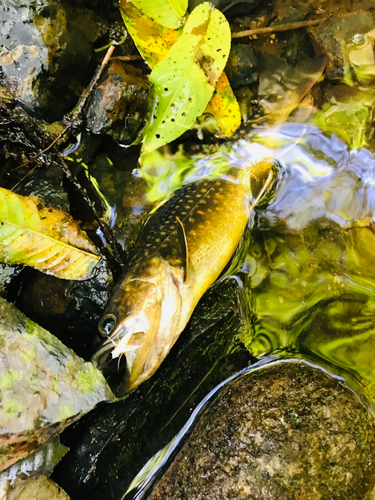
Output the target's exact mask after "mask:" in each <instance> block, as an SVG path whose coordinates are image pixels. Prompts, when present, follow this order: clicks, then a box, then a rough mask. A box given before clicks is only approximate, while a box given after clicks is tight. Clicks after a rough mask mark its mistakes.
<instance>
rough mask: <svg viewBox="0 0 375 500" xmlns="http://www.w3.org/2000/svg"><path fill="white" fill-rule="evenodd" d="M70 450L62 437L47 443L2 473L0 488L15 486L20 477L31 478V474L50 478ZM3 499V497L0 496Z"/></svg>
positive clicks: (0, 474) (0, 475)
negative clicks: (61, 440) (63, 442)
mask: <svg viewBox="0 0 375 500" xmlns="http://www.w3.org/2000/svg"><path fill="white" fill-rule="evenodd" d="M68 451H69V448H67V447H66V446H64V445H63V444H61V443H60V436H56V437H55V438H52V439H50V440H49V441H47V443H46V444H45V445H43V446H42V447H41V448H40V449H39V450H37V451H34V452H33V453H31V454H30V455H28V456H27V457H25V458H22V459H21V460H18V462H16V463H15V464H13V465H11V466H10V467H8V468H7V469H5V470H4V471H3V472H1V473H0V487H2V486H3V485H7V484H10V485H13V484H14V483H15V481H16V479H17V478H18V477H25V476H30V475H31V474H33V473H34V474H35V473H38V474H44V475H45V476H50V475H51V473H52V471H53V469H54V468H55V467H56V465H57V464H58V463H59V461H60V460H61V459H62V458H63V457H64V455H66V453H67V452H68ZM0 498H1V496H0Z"/></svg>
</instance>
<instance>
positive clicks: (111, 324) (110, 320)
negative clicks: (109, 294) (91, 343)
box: [99, 314, 117, 337]
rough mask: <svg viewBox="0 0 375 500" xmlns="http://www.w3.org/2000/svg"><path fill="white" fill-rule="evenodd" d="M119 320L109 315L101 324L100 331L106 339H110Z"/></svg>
mask: <svg viewBox="0 0 375 500" xmlns="http://www.w3.org/2000/svg"><path fill="white" fill-rule="evenodd" d="M116 322H117V318H116V316H115V315H114V314H107V315H106V316H104V317H103V318H102V319H101V320H100V323H99V331H100V333H101V334H102V335H103V336H104V337H109V336H110V335H111V333H112V332H113V330H114V329H115V327H116Z"/></svg>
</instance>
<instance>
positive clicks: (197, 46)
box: [142, 2, 231, 153]
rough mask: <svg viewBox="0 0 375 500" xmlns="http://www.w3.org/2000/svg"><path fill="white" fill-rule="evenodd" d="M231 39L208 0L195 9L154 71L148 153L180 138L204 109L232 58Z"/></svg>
mask: <svg viewBox="0 0 375 500" xmlns="http://www.w3.org/2000/svg"><path fill="white" fill-rule="evenodd" d="M230 39H231V35H230V27H229V24H228V22H227V20H226V19H225V17H224V16H223V14H221V12H219V11H218V10H216V9H214V8H213V7H212V5H211V4H210V3H208V2H205V3H203V4H200V5H199V6H198V7H196V8H195V9H194V11H193V12H192V13H191V15H190V16H189V18H188V20H187V22H186V24H185V27H184V30H183V32H182V35H181V36H180V38H179V39H178V40H177V41H176V43H175V44H174V45H173V47H172V48H171V50H170V51H169V52H168V54H167V56H166V57H164V59H163V60H162V61H161V62H159V63H158V64H157V65H156V67H155V68H154V70H153V71H152V73H151V75H150V81H151V82H152V83H153V84H154V102H153V108H152V115H151V117H150V120H149V124H148V126H147V127H146V129H145V132H144V137H143V147H142V152H143V153H147V152H150V151H153V150H154V149H157V148H159V147H160V146H163V145H164V144H167V143H168V142H171V141H173V140H174V139H176V138H177V137H179V136H180V135H181V134H183V133H184V132H185V131H186V130H189V129H190V128H191V126H192V125H193V124H194V122H195V119H196V118H197V116H199V115H201V114H202V113H203V112H204V110H205V109H206V106H207V104H208V102H209V101H210V99H211V97H212V94H213V92H214V90H215V85H216V83H217V82H218V80H219V78H220V75H221V73H222V72H223V69H224V67H225V64H226V62H227V59H228V55H229V51H230Z"/></svg>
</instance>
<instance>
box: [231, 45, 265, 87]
mask: <svg viewBox="0 0 375 500" xmlns="http://www.w3.org/2000/svg"><path fill="white" fill-rule="evenodd" d="M256 69H257V58H256V56H255V54H254V52H253V50H252V49H251V48H250V47H249V46H248V45H245V44H241V43H240V44H238V45H233V46H232V48H231V51H230V54H229V60H228V63H227V66H226V68H225V74H226V75H227V77H228V80H229V82H230V84H231V86H232V87H233V88H234V89H235V88H237V87H240V86H241V85H249V84H250V83H254V82H256V81H257V80H258V73H257V71H256Z"/></svg>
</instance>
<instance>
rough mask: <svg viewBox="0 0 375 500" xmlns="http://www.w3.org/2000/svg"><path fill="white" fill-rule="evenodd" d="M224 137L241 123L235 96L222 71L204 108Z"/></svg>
mask: <svg viewBox="0 0 375 500" xmlns="http://www.w3.org/2000/svg"><path fill="white" fill-rule="evenodd" d="M206 113H211V114H212V115H213V116H214V118H215V121H216V123H217V125H218V127H219V128H220V130H221V132H222V134H223V135H225V137H230V136H231V135H232V134H233V133H234V132H235V131H236V130H237V129H238V127H239V126H240V125H241V112H240V107H239V105H238V102H237V99H236V96H235V95H234V94H233V90H232V88H231V86H230V83H229V81H228V78H227V76H226V74H225V73H224V72H223V73H222V74H221V76H220V78H219V81H218V82H217V84H216V88H215V92H214V95H213V96H212V97H211V100H210V102H209V103H208V106H207V108H206Z"/></svg>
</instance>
